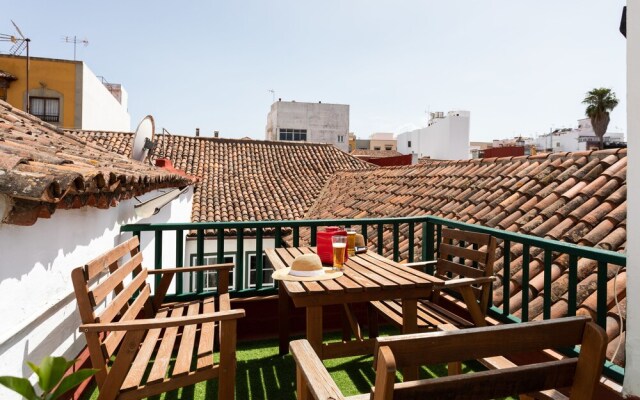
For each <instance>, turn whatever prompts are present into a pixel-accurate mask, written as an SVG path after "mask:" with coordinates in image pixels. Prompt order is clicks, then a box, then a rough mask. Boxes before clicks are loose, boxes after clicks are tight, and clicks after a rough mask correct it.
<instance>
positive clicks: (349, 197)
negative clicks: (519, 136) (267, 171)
mask: <svg viewBox="0 0 640 400" xmlns="http://www.w3.org/2000/svg"><path fill="white" fill-rule="evenodd" d="M626 155H627V153H626V150H615V151H610V150H607V151H603V152H591V151H588V152H579V153H566V154H561V155H558V154H553V155H551V156H546V155H545V156H542V157H517V158H498V159H492V160H488V159H484V160H469V161H431V162H429V163H425V164H418V165H414V166H405V167H394V168H380V169H377V170H371V171H365V172H358V173H354V172H339V173H337V174H336V177H335V178H334V179H331V180H329V181H328V182H327V184H326V186H325V188H324V189H323V191H322V193H321V194H320V196H319V198H318V199H317V201H316V202H315V203H314V204H313V205H312V206H311V208H310V209H309V211H308V212H307V214H306V217H308V218H351V217H356V216H357V217H358V218H363V217H396V216H398V217H399V216H409V215H425V214H426V215H436V216H441V217H446V218H451V219H454V220H459V221H466V222H470V223H477V224H481V225H485V226H491V227H498V228H499V229H505V230H509V231H514V232H522V233H529V234H533V235H536V236H541V237H546V238H550V239H556V240H558V239H559V240H564V241H568V242H572V243H578V244H582V245H589V246H595V247H600V248H604V249H607V250H613V251H624V247H625V245H626V243H625V242H626V184H625V183H626ZM343 187H349V190H346V191H345V190H340V189H341V188H343ZM389 194H392V195H393V197H394V199H393V200H389V199H388V198H387V195H389ZM405 194H406V196H405ZM335 204H341V205H342V207H340V208H336V207H335ZM369 229H370V231H369V232H368V238H369V241H370V245H372V246H375V240H376V237H377V235H376V232H375V230H374V229H373V227H370V228H369ZM400 236H401V237H400V241H401V243H402V251H403V253H402V254H401V257H406V253H404V251H405V248H408V247H407V246H406V244H407V242H406V240H407V237H406V229H405V230H403V229H402V228H401V235H400ZM384 237H385V240H389V241H390V240H391V238H392V236H391V234H390V232H389V231H388V230H386V231H385V236H384ZM420 244H421V230H417V231H416V233H415V244H414V245H415V246H416V248H415V249H414V254H416V255H419V254H421V250H420ZM391 247H392V246H391V243H390V242H385V243H384V248H385V254H386V255H387V256H391V251H392V249H391ZM522 252H523V247H522V245H518V244H514V243H512V245H511V265H510V269H511V276H510V279H509V287H510V294H511V299H510V308H511V312H513V313H515V314H516V315H520V314H521V312H522V310H521V304H522V301H521V299H522V288H521V283H522V282H521V280H522V260H523V258H522ZM543 256H544V254H543V252H542V251H541V250H540V249H537V248H531V249H530V265H529V276H530V280H529V285H528V287H527V290H528V291H529V293H530V304H529V314H530V318H540V317H541V313H542V306H543V301H542V297H541V296H542V295H543V289H544V275H543V268H542V260H543ZM497 257H498V258H497V259H496V263H495V265H494V269H495V272H496V274H497V275H498V276H502V273H503V270H502V267H503V265H502V250H501V249H498V251H497ZM567 269H568V256H567V255H558V254H556V253H554V259H553V265H552V285H551V299H552V309H551V313H552V316H554V317H560V316H565V315H567V310H568V304H567V296H568V291H567V288H568V275H567ZM596 269H597V263H596V262H595V261H593V260H587V259H579V260H578V282H579V286H578V296H577V297H578V304H577V305H578V306H580V305H582V303H583V302H584V301H586V300H587V299H588V298H590V296H592V295H593V293H594V291H595V289H596V281H597V279H596ZM611 279H613V275H611V273H610V271H608V280H609V281H611ZM620 284H623V283H620ZM503 294H504V292H503V289H502V286H500V285H496V287H495V288H494V303H495V304H496V305H500V304H502V300H503V298H502V296H503ZM583 308H584V309H587V308H588V307H587V305H585V307H583Z"/></svg>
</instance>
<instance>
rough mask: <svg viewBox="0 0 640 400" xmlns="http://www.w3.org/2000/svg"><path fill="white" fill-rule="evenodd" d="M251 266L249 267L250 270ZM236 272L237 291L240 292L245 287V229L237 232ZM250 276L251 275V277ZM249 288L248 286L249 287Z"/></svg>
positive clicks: (239, 229)
mask: <svg viewBox="0 0 640 400" xmlns="http://www.w3.org/2000/svg"><path fill="white" fill-rule="evenodd" d="M249 267H250V266H247V268H249ZM233 271H234V276H233V277H234V278H235V279H234V280H235V285H234V286H235V290H236V291H238V290H240V289H242V288H243V287H244V285H243V284H242V272H243V271H244V229H243V228H238V229H237V230H236V267H235V268H234V269H233ZM249 276H250V275H249ZM247 286H248V285H247Z"/></svg>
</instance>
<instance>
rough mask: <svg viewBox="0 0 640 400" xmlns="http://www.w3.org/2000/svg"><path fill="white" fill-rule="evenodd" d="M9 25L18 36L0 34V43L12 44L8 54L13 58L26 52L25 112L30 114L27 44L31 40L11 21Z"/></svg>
mask: <svg viewBox="0 0 640 400" xmlns="http://www.w3.org/2000/svg"><path fill="white" fill-rule="evenodd" d="M10 21H11V23H12V24H13V27H14V28H16V32H17V33H18V35H19V36H15V35H7V34H4V33H0V42H11V43H13V45H12V46H11V48H10V49H9V54H12V55H14V56H19V55H20V54H22V52H23V51H24V50H27V67H26V68H27V79H26V87H27V106H26V107H25V108H26V110H27V113H29V112H30V110H29V108H30V107H29V61H30V58H29V42H31V39H29V38H28V37H25V36H24V35H23V34H22V31H21V30H20V28H18V25H17V24H16V23H15V22H13V20H10Z"/></svg>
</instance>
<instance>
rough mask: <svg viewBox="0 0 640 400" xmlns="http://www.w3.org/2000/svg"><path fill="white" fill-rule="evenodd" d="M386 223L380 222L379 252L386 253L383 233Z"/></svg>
mask: <svg viewBox="0 0 640 400" xmlns="http://www.w3.org/2000/svg"><path fill="white" fill-rule="evenodd" d="M383 230H384V225H383V224H381V223H378V254H382V253H384V246H383V245H382V235H383V233H384V232H383Z"/></svg>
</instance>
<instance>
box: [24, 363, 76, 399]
mask: <svg viewBox="0 0 640 400" xmlns="http://www.w3.org/2000/svg"><path fill="white" fill-rule="evenodd" d="M73 362H74V361H67V360H66V359H65V358H64V357H51V356H47V357H45V358H44V359H43V360H42V362H41V363H40V365H38V366H35V365H33V364H32V363H29V366H30V367H31V369H33V372H35V373H36V375H38V384H39V385H40V389H42V391H43V392H45V393H48V392H50V391H52V390H53V388H55V387H56V386H57V385H58V383H60V380H61V379H62V377H63V376H64V374H65V372H67V370H68V369H69V367H70V366H71V365H73Z"/></svg>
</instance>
